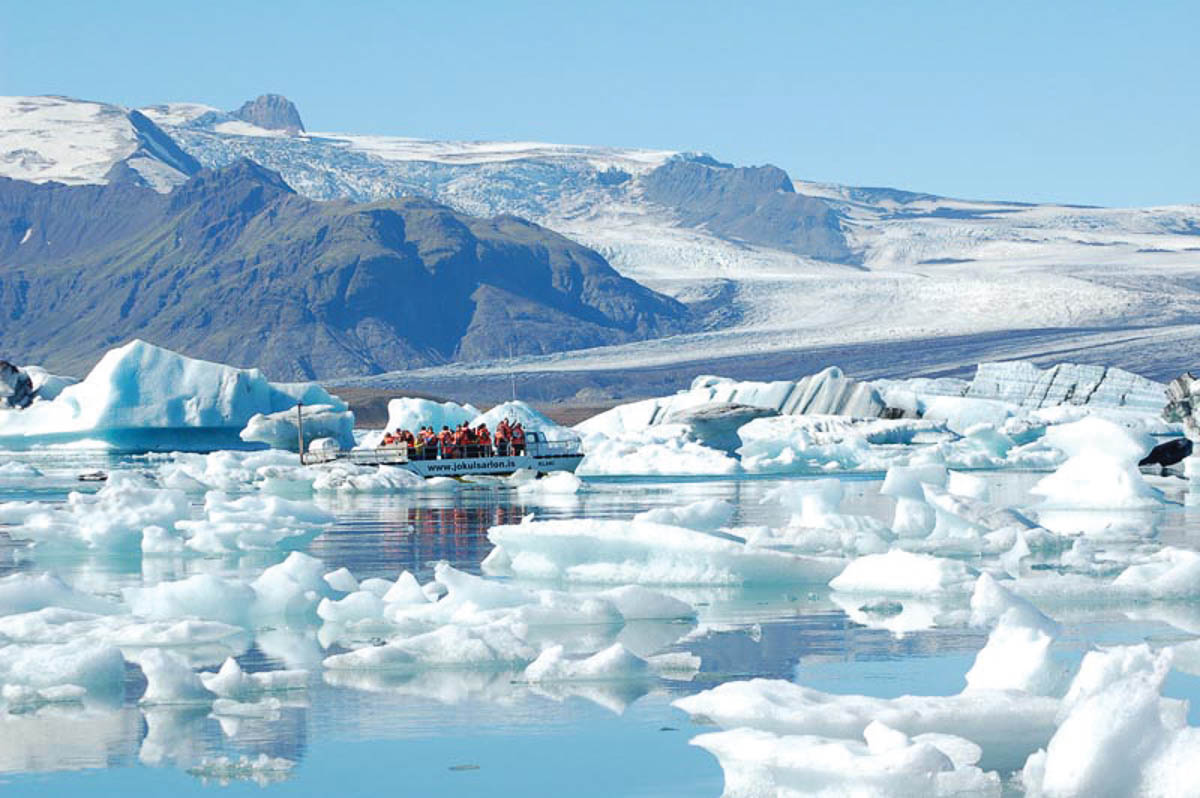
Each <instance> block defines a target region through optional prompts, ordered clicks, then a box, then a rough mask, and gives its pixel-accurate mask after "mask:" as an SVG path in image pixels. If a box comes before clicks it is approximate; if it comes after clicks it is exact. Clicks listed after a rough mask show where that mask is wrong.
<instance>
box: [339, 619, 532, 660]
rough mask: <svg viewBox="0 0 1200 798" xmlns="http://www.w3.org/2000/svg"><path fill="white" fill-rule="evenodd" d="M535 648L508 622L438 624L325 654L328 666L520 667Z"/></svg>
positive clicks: (529, 657)
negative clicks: (378, 643)
mask: <svg viewBox="0 0 1200 798" xmlns="http://www.w3.org/2000/svg"><path fill="white" fill-rule="evenodd" d="M536 656H537V651H536V650H534V649H533V647H531V646H530V645H529V644H528V643H526V642H525V641H524V640H522V639H521V638H520V637H518V636H516V635H515V634H514V633H513V630H512V628H511V627H510V626H509V625H508V624H497V625H494V626H480V627H472V628H466V627H462V626H442V627H440V628H438V629H435V630H433V631H431V632H425V633H423V634H418V635H414V636H412V637H405V638H398V639H393V640H391V641H389V642H387V643H385V644H384V645H381V646H368V647H366V648H360V649H356V650H354V651H350V652H347V653H345V654H334V655H332V656H330V657H326V658H325V661H324V665H325V667H326V668H329V669H331V670H343V669H349V670H412V669H419V668H463V669H468V670H469V669H474V668H483V669H489V668H512V667H521V666H523V665H525V664H527V663H529V662H532V661H533V659H534V658H535V657H536Z"/></svg>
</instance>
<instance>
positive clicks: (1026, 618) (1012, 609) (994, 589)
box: [971, 573, 1061, 637]
mask: <svg viewBox="0 0 1200 798" xmlns="http://www.w3.org/2000/svg"><path fill="white" fill-rule="evenodd" d="M1009 584H1012V583H1011V582H1010V583H1009ZM1010 613H1011V614H1012V620H1013V621H1015V622H1017V623H1020V624H1021V625H1023V626H1026V627H1029V628H1032V629H1041V630H1043V631H1045V632H1046V634H1048V635H1050V636H1052V637H1053V636H1057V635H1058V634H1059V633H1060V631H1061V630H1060V628H1059V626H1058V624H1057V623H1056V622H1055V621H1054V620H1053V619H1052V618H1050V617H1049V616H1047V615H1045V614H1044V613H1043V612H1042V611H1041V610H1039V609H1038V608H1037V607H1035V606H1033V604H1032V603H1031V602H1030V601H1029V600H1028V599H1024V598H1022V597H1020V596H1018V595H1017V594H1015V593H1013V592H1012V591H1011V590H1010V589H1008V587H1006V586H1004V585H1002V584H1001V583H999V582H997V581H996V580H995V578H994V577H992V575H991V574H987V573H983V574H980V575H979V579H977V580H976V581H975V590H974V591H973V592H972V593H971V623H972V624H973V625H975V626H988V625H991V624H994V623H997V622H999V620H1000V619H1001V618H1002V617H1003V616H1005V615H1008V614H1010Z"/></svg>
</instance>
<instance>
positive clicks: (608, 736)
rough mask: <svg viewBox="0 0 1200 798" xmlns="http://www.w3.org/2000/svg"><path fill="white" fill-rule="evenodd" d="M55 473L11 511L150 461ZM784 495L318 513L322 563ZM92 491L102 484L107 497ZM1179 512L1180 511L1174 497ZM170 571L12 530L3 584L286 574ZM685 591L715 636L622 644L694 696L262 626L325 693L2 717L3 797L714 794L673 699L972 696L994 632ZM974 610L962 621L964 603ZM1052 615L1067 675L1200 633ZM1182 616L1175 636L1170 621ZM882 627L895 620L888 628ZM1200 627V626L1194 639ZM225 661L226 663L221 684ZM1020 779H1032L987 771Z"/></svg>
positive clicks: (758, 486) (680, 632)
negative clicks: (1114, 646)
mask: <svg viewBox="0 0 1200 798" xmlns="http://www.w3.org/2000/svg"><path fill="white" fill-rule="evenodd" d="M23 459H25V460H27V461H28V462H31V463H34V464H35V465H37V467H39V468H40V469H42V470H44V471H45V472H46V473H47V478H46V479H41V480H37V482H36V483H35V485H36V486H34V485H28V484H26V485H20V484H18V485H14V484H7V485H6V484H2V483H0V501H12V500H31V499H36V500H39V501H62V500H65V498H66V495H67V492H68V491H70V490H80V489H82V490H87V489H89V488H88V486H85V485H82V484H81V483H78V482H77V481H76V475H77V474H78V473H80V472H82V471H87V470H92V469H93V468H97V467H100V468H105V469H111V468H135V469H136V468H147V467H149V466H151V465H152V464H151V463H148V462H147V461H144V460H139V459H136V458H133V459H121V458H105V457H99V456H95V455H82V454H79V455H70V456H69V457H64V456H63V455H53V456H49V455H42V456H37V455H23ZM1037 476H1038V475H1035V474H1022V473H1003V474H992V475H989V479H990V481H991V483H992V492H993V500H994V501H996V503H997V504H1020V503H1021V502H1022V501H1024V500H1025V498H1026V492H1027V490H1028V488H1029V487H1030V486H1031V485H1032V483H1033V481H1035V480H1036V478H1037ZM785 481H786V480H763V479H756V480H729V479H720V480H679V481H670V480H654V481H632V480H595V481H589V482H587V483H586V486H585V490H584V491H583V492H581V493H580V494H578V495H574V496H540V497H525V496H521V495H519V494H518V493H517V492H516V491H514V490H511V489H508V488H497V487H472V486H463V487H459V488H455V489H450V490H445V491H436V492H421V493H412V494H397V495H388V496H351V497H345V496H343V497H336V498H318V500H317V501H318V503H319V504H321V505H322V506H324V507H326V508H327V509H330V510H331V511H333V512H334V513H335V514H336V516H337V519H338V521H337V524H336V526H335V527H334V528H333V529H332V530H330V531H328V532H326V533H324V534H322V535H321V536H320V537H317V538H316V539H314V540H312V541H311V543H310V544H309V545H308V546H307V547H306V550H307V551H308V552H309V553H311V554H313V555H314V556H317V557H320V558H321V559H322V560H323V561H324V562H325V563H326V565H327V566H328V570H333V569H335V568H338V567H341V566H346V567H348V568H349V569H350V570H351V571H352V572H353V573H354V574H355V575H356V576H357V577H358V578H359V579H363V578H366V577H372V576H381V577H387V578H395V576H396V574H397V573H398V572H399V571H401V570H403V569H408V570H411V571H413V572H414V574H416V575H417V577H418V578H419V579H420V580H421V581H422V582H424V581H426V580H428V579H429V578H430V576H431V573H432V566H433V564H434V563H436V562H438V561H440V560H445V561H449V562H450V563H451V564H453V565H454V566H456V567H459V568H462V569H464V570H467V571H471V572H475V573H478V571H479V563H480V561H481V560H482V559H483V558H484V557H485V556H486V555H487V553H488V552H489V550H490V544H489V543H488V541H487V537H486V532H487V529H488V528H489V527H490V526H491V525H494V524H498V523H512V522H517V521H519V520H520V518H521V517H523V516H525V515H527V514H529V513H534V514H536V516H537V517H539V518H585V517H586V518H628V517H630V516H632V515H633V514H635V513H637V512H641V511H643V510H647V509H650V508H653V507H666V506H677V505H681V504H686V503H688V502H692V501H697V500H699V499H708V498H722V499H726V500H728V501H730V502H731V503H733V504H734V505H735V507H736V508H737V514H736V516H735V518H734V523H735V524H739V525H752V524H782V523H783V522H784V521H785V520H786V515H785V511H784V510H783V508H782V507H780V506H779V505H778V503H775V502H772V501H769V500H768V494H769V493H770V491H772V490H773V489H775V488H778V487H779V486H780V485H781V484H783V482H785ZM879 484H880V483H879V477H878V476H876V477H862V478H860V477H854V478H850V479H848V481H847V483H846V486H847V489H846V493H847V499H846V502H845V504H844V505H843V508H844V510H846V511H848V512H856V513H870V514H873V515H875V516H877V517H879V518H880V519H883V520H888V519H890V515H891V507H892V503H891V501H890V500H889V499H886V498H885V497H881V496H879V495H878V488H879ZM94 487H95V486H92V489H94ZM1174 498H1176V499H1181V498H1182V497H1181V496H1175V497H1174ZM1149 523H1152V524H1153V525H1154V526H1155V527H1156V528H1157V533H1158V534H1159V535H1160V536H1162V537H1164V538H1170V539H1172V540H1173V541H1174V542H1175V543H1176V545H1192V546H1194V545H1195V541H1196V540H1200V518H1197V517H1195V515H1194V511H1193V510H1192V509H1191V508H1189V507H1187V506H1186V504H1184V503H1183V502H1182V501H1181V503H1180V504H1179V505H1175V506H1172V507H1171V508H1169V509H1168V510H1166V511H1164V512H1162V513H1159V514H1158V515H1156V516H1155V517H1154V518H1153V519H1151V520H1150V521H1149ZM282 556H283V555H282V554H281V553H263V554H254V555H248V556H245V557H241V558H234V559H203V558H190V559H186V560H170V559H167V560H155V561H151V560H149V559H147V560H145V561H143V560H142V558H141V557H140V556H131V555H122V556H113V555H108V556H103V555H78V554H76V555H71V556H64V555H57V556H52V555H47V554H43V553H40V552H37V551H34V552H29V551H28V550H24V549H21V548H19V547H18V546H17V545H15V544H13V543H12V542H11V541H9V540H8V539H7V536H6V535H4V534H3V531H2V528H0V575H4V574H8V573H12V572H15V571H22V570H27V571H44V570H51V571H54V572H56V573H58V574H59V575H61V576H62V577H63V578H64V579H65V580H66V581H68V582H70V583H72V584H77V585H80V586H81V587H84V588H86V589H88V590H92V591H94V592H101V593H114V594H115V593H117V592H118V591H119V589H120V588H121V587H126V586H136V585H140V584H143V583H144V582H154V581H158V580H161V579H174V578H180V577H183V576H188V575H190V574H192V573H199V572H204V573H212V574H216V575H221V576H237V577H240V578H248V577H249V576H250V575H252V574H254V573H256V572H258V571H261V569H262V568H264V567H265V566H267V565H270V564H273V563H274V562H277V561H279V560H280V559H281V558H282ZM667 592H675V593H676V594H678V595H681V597H684V598H686V599H687V600H689V601H691V602H692V603H693V604H695V605H696V606H697V608H698V610H699V613H700V618H699V621H698V624H696V625H690V624H686V625H685V624H665V623H647V622H642V623H634V624H630V625H629V626H627V627H626V628H625V629H624V630H622V631H621V632H620V634H619V635H618V636H617V639H619V640H621V641H622V642H623V643H625V644H626V645H627V647H629V648H630V649H631V650H635V651H638V650H640V651H643V652H647V653H650V652H660V651H686V652H690V653H692V654H694V655H697V656H699V657H700V662H701V665H700V669H699V672H698V673H697V674H696V675H695V676H694V677H693V678H691V679H690V680H668V679H657V678H656V679H654V680H651V681H639V682H630V683H624V682H615V683H614V682H604V683H592V684H578V683H573V684H566V685H553V686H551V685H541V686H537V685H529V684H523V683H521V682H520V681H519V673H509V672H504V673H492V672H488V673H478V672H449V671H427V672H424V673H420V674H415V675H408V676H392V677H386V676H369V675H368V676H363V675H357V676H355V675H350V676H347V675H343V674H327V675H322V671H321V668H320V665H319V663H320V660H321V658H322V656H323V655H324V653H325V652H323V650H322V648H321V647H320V645H319V643H318V642H317V639H316V637H315V635H314V634H312V632H311V630H309V631H308V632H304V631H296V630H288V629H274V630H262V631H260V632H259V633H258V634H257V635H256V636H255V637H254V639H253V640H249V639H248V640H247V641H246V644H245V647H244V649H243V650H240V651H235V652H232V653H234V654H236V655H237V658H238V660H239V662H240V663H241V664H242V666H243V667H244V668H245V669H246V670H248V671H258V670H269V669H278V668H286V667H290V668H295V667H306V668H309V669H310V670H311V677H310V682H309V686H308V690H307V691H301V692H296V693H294V694H287V695H286V697H284V698H283V699H282V701H281V703H280V705H278V706H270V707H265V708H263V709H262V710H261V711H260V712H258V713H257V714H248V715H247V716H245V717H226V716H221V717H217V716H214V715H213V714H212V713H211V712H210V710H209V709H207V708H204V709H167V708H160V709H143V708H141V707H139V705H138V700H137V699H138V697H139V696H140V694H141V692H142V689H143V686H144V681H143V679H142V677H141V674H140V671H138V669H137V668H135V667H132V666H130V667H129V669H128V671H127V680H126V681H127V684H126V689H125V696H124V697H123V698H117V699H115V700H113V701H112V702H111V703H110V704H109V705H88V706H86V707H84V708H81V707H79V706H63V707H53V706H51V707H45V708H43V709H42V710H40V711H38V712H36V713H31V714H29V715H9V716H0V790H2V791H3V794H4V795H5V796H24V795H30V796H33V795H37V796H45V795H84V794H86V795H130V794H136V795H167V794H170V795H188V794H201V793H203V794H211V793H213V792H214V791H215V792H218V793H219V794H221V795H239V794H243V793H245V794H254V795H259V794H262V793H263V792H264V791H266V792H267V793H272V794H276V793H277V794H280V795H285V794H286V795H314V794H330V795H341V796H345V795H380V794H394V793H401V792H403V793H407V794H422V795H438V796H458V795H464V796H465V795H520V796H528V795H538V796H540V795H572V796H715V795H719V794H720V793H721V790H722V784H723V779H722V773H721V769H720V768H719V767H718V765H717V763H716V761H715V759H713V758H712V757H711V756H710V755H709V754H707V753H706V752H704V751H702V750H700V749H698V748H696V747H694V746H691V745H689V744H688V740H689V739H690V738H691V737H693V736H695V735H696V734H698V733H700V732H702V731H707V730H711V727H705V726H698V725H696V724H694V723H692V722H691V721H690V720H689V718H688V717H687V716H686V715H685V714H684V713H682V712H680V711H679V710H676V709H674V708H672V707H671V705H670V704H671V701H672V700H673V699H675V698H677V697H679V696H681V695H686V694H690V693H693V692H697V691H700V690H703V689H707V688H709V687H711V686H713V685H715V684H718V683H720V682H723V681H727V680H731V679H745V678H750V677H757V676H762V677H771V678H783V679H794V680H796V681H798V682H800V683H802V684H805V685H809V686H812V687H815V688H818V689H821V690H825V691H829V692H835V693H864V694H869V695H875V696H883V697H892V696H898V695H902V694H905V693H914V694H943V695H945V694H952V693H957V692H959V691H960V690H961V689H962V687H963V685H964V681H963V675H964V674H965V672H966V671H967V670H968V669H969V668H970V666H971V663H972V660H973V658H974V655H975V652H976V651H977V650H978V649H979V648H980V647H981V646H982V645H983V643H984V640H985V635H984V633H982V632H981V631H979V630H976V629H972V628H970V627H968V626H966V624H965V621H964V620H963V619H962V618H961V614H960V615H958V616H955V615H954V610H955V609H956V608H936V607H935V608H934V611H935V612H937V611H942V610H945V618H946V619H947V620H946V622H945V623H944V624H942V625H939V626H938V627H936V628H932V629H922V630H917V631H910V632H907V633H903V634H896V633H893V632H891V631H889V630H888V629H886V628H870V627H868V626H863V625H860V624H857V623H855V622H853V621H852V620H851V619H850V618H849V616H848V615H847V613H846V612H845V611H844V610H843V609H842V608H841V607H839V606H838V605H837V604H836V603H835V602H834V601H832V600H831V599H830V597H829V595H828V592H827V591H826V590H824V589H823V588H821V587H820V586H814V585H796V586H786V587H775V588H764V589H758V590H742V589H736V590H735V589H725V588H711V589H706V588H696V589H690V590H677V591H667ZM957 609H961V608H957ZM1048 609H1049V611H1050V612H1051V614H1054V615H1056V617H1058V618H1060V619H1061V620H1062V621H1063V622H1064V624H1065V625H1066V627H1067V633H1066V634H1065V635H1064V637H1063V639H1062V640H1060V642H1059V643H1058V644H1057V649H1056V654H1057V656H1059V657H1061V658H1062V659H1063V661H1064V662H1070V661H1074V660H1077V659H1078V658H1079V657H1080V656H1082V653H1083V652H1084V651H1085V650H1086V648H1087V647H1088V646H1090V645H1094V644H1098V643H1099V644H1106V643H1117V642H1137V641H1142V640H1147V639H1149V640H1153V641H1155V642H1159V643H1161V642H1169V641H1173V640H1183V639H1187V638H1188V637H1190V635H1188V634H1186V633H1184V632H1182V631H1180V629H1179V627H1178V615H1179V614H1180V613H1183V614H1184V615H1186V616H1187V617H1188V618H1190V617H1191V616H1193V615H1194V616H1198V617H1200V612H1197V611H1195V610H1194V608H1191V607H1182V608H1180V607H1174V608H1170V607H1169V608H1156V607H1153V606H1145V607H1137V608H1129V607H1105V606H1096V607H1079V606H1070V607H1064V608H1062V610H1061V612H1056V610H1055V609H1054V608H1048ZM1168 621H1175V623H1176V625H1171V624H1170V623H1168ZM883 625H886V624H885V623H881V624H880V626H883ZM1197 628H1200V626H1198V627H1197ZM228 653H231V652H227V651H214V652H212V655H211V662H210V663H208V664H207V667H209V668H214V669H215V668H216V667H217V666H218V665H219V664H220V662H221V660H222V659H224V656H225V655H226V654H228ZM1167 693H1168V695H1171V696H1174V697H1183V698H1189V699H1192V704H1193V710H1192V716H1193V717H1192V720H1191V722H1192V723H1194V724H1195V723H1200V718H1198V717H1197V710H1196V707H1198V706H1200V700H1196V699H1200V679H1197V678H1194V677H1189V676H1185V675H1181V674H1173V675H1172V677H1171V679H1170V680H1169V682H1168V690H1167ZM263 753H265V754H267V755H269V756H271V757H282V758H285V759H287V760H290V761H292V762H295V763H296V764H295V766H294V768H293V769H292V770H291V771H290V772H288V773H286V775H282V776H281V777H280V778H278V780H265V779H264V780H262V783H255V782H254V781H232V782H229V781H224V782H223V781H221V780H217V779H210V778H205V777H204V776H203V775H201V774H196V773H194V772H191V770H192V769H193V768H194V767H195V766H196V765H197V763H199V762H200V760H201V759H203V758H204V757H213V756H220V755H224V756H229V757H231V758H234V759H236V758H238V757H240V756H242V755H249V756H257V755H259V754H263ZM982 764H983V765H984V766H985V767H998V768H1000V769H1002V770H1004V771H1008V772H1011V769H1012V768H1014V767H1015V768H1016V769H1019V767H1020V764H1021V763H1020V762H1016V763H1008V762H1000V763H987V762H984V763H982Z"/></svg>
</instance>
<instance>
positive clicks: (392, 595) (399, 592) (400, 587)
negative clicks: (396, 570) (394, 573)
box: [382, 571, 429, 606]
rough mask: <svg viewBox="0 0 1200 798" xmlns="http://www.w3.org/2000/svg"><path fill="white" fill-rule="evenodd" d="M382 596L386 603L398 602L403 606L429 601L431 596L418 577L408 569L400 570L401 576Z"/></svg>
mask: <svg viewBox="0 0 1200 798" xmlns="http://www.w3.org/2000/svg"><path fill="white" fill-rule="evenodd" d="M382 598H383V601H384V603H385V604H398V605H401V606H404V605H413V604H416V605H421V604H428V603H429V597H428V596H427V595H426V594H425V591H424V590H422V589H421V585H420V583H419V582H417V578H416V577H415V576H413V575H412V574H411V573H409V572H408V571H401V572H400V576H399V577H397V578H396V582H395V584H393V585H392V586H391V587H390V588H389V589H388V591H387V592H386V593H384V594H383V596H382Z"/></svg>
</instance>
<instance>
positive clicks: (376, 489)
mask: <svg viewBox="0 0 1200 798" xmlns="http://www.w3.org/2000/svg"><path fill="white" fill-rule="evenodd" d="M308 476H311V478H312V490H313V491H315V492H317V493H391V492H394V491H398V490H413V489H415V488H421V487H424V485H425V480H423V479H421V477H419V476H417V475H416V474H414V473H413V472H411V471H409V470H408V469H406V468H399V467H397V466H389V465H381V466H356V465H351V464H347V463H328V464H325V465H320V466H309V467H308Z"/></svg>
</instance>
